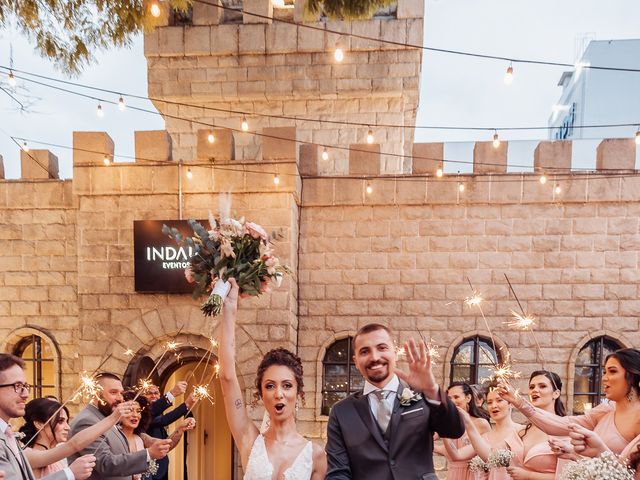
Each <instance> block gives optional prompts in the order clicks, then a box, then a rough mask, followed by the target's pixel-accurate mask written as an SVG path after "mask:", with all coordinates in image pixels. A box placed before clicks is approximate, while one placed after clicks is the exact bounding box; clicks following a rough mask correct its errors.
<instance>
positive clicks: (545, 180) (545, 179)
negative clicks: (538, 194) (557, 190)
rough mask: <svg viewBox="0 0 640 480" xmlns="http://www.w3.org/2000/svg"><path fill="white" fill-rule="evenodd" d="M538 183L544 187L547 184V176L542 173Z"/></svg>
mask: <svg viewBox="0 0 640 480" xmlns="http://www.w3.org/2000/svg"><path fill="white" fill-rule="evenodd" d="M540 183H541V184H542V185H544V184H545V183H547V176H546V175H545V174H544V173H543V174H542V175H540Z"/></svg>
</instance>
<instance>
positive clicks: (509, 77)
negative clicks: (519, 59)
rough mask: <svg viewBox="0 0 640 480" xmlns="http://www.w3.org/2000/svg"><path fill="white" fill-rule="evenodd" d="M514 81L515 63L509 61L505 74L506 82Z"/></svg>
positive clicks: (506, 83)
mask: <svg viewBox="0 0 640 480" xmlns="http://www.w3.org/2000/svg"><path fill="white" fill-rule="evenodd" d="M512 82H513V63H509V67H508V68H507V73H505V74H504V83H505V85H511V83H512Z"/></svg>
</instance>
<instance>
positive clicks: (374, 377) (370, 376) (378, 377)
mask: <svg viewBox="0 0 640 480" xmlns="http://www.w3.org/2000/svg"><path fill="white" fill-rule="evenodd" d="M376 365H383V367H382V368H381V369H380V370H371V368H372V367H375V366H376ZM365 372H366V374H367V375H366V376H367V380H369V381H370V382H372V383H380V382H383V381H385V380H386V379H387V378H388V377H389V373H390V372H389V364H388V363H384V362H371V363H368V364H367V367H366V370H365Z"/></svg>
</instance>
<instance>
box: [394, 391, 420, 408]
mask: <svg viewBox="0 0 640 480" xmlns="http://www.w3.org/2000/svg"><path fill="white" fill-rule="evenodd" d="M398 398H399V399H400V405H402V406H403V407H408V406H409V405H411V404H412V403H416V402H417V401H418V400H422V394H421V393H420V392H418V393H416V392H414V391H413V390H411V389H410V388H409V387H405V388H404V389H403V390H402V392H401V393H400V395H398Z"/></svg>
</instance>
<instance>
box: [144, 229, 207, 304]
mask: <svg viewBox="0 0 640 480" xmlns="http://www.w3.org/2000/svg"><path fill="white" fill-rule="evenodd" d="M163 224H164V225H167V226H168V227H170V228H174V227H175V228H177V229H178V231H179V232H180V233H182V235H183V236H185V237H190V236H193V230H192V229H191V227H190V226H189V224H188V223H187V221H186V220H135V221H134V222H133V255H134V268H135V289H136V292H165V293H190V292H192V291H193V289H194V285H192V284H189V283H188V282H187V280H186V278H185V276H184V269H185V268H187V267H188V266H189V258H191V256H192V255H193V249H192V247H189V246H187V245H183V246H180V245H178V244H177V243H176V242H175V240H173V239H171V238H169V237H168V236H167V235H165V234H164V233H162V225H163Z"/></svg>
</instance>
